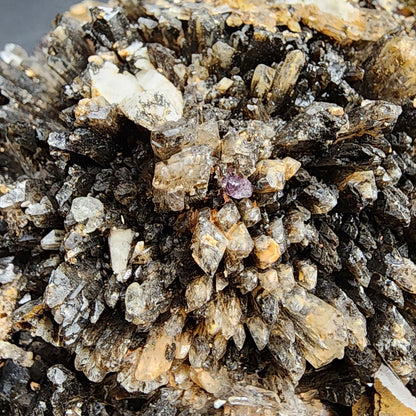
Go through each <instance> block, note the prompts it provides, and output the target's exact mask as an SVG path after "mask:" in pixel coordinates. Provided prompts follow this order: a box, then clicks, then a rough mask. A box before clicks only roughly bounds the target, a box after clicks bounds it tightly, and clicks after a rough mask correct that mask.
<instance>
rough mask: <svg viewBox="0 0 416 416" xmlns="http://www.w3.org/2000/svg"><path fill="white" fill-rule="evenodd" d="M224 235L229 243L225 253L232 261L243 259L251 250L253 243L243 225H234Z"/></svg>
mask: <svg viewBox="0 0 416 416" xmlns="http://www.w3.org/2000/svg"><path fill="white" fill-rule="evenodd" d="M226 235H227V238H228V241H229V243H228V246H227V253H228V254H229V255H230V257H231V258H232V259H235V260H241V259H244V258H246V257H247V256H248V255H249V254H250V253H251V251H252V250H253V247H254V243H253V240H252V239H251V236H250V234H249V232H248V230H247V227H246V226H245V224H244V223H242V222H240V223H239V224H236V225H235V226H234V227H232V228H231V230H229V231H228V233H227V234H226Z"/></svg>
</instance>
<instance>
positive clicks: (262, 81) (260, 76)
mask: <svg viewBox="0 0 416 416" xmlns="http://www.w3.org/2000/svg"><path fill="white" fill-rule="evenodd" d="M275 74H276V70H275V69H273V68H271V67H270V66H267V65H264V64H259V65H257V66H256V69H255V70H254V74H253V78H252V79H251V93H252V94H253V95H254V96H255V97H258V98H263V97H264V96H265V95H266V94H267V93H268V92H269V90H270V88H271V86H272V83H273V79H274V77H275Z"/></svg>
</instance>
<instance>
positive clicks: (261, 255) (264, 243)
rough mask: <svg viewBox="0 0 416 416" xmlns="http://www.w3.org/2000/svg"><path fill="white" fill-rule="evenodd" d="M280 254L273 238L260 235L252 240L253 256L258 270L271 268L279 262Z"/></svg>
mask: <svg viewBox="0 0 416 416" xmlns="http://www.w3.org/2000/svg"><path fill="white" fill-rule="evenodd" d="M281 254H282V253H281V251H280V246H279V244H278V243H277V242H276V241H275V240H273V238H271V237H269V236H266V235H260V236H258V237H257V238H255V239H254V255H255V256H256V261H257V264H258V266H259V267H260V268H262V269H265V268H267V267H269V266H271V265H272V264H273V263H275V262H276V261H277V260H279V258H280V256H281Z"/></svg>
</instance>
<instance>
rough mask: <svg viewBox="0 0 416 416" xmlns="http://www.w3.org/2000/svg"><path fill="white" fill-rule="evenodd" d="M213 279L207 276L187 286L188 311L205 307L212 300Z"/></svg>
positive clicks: (194, 280)
mask: <svg viewBox="0 0 416 416" xmlns="http://www.w3.org/2000/svg"><path fill="white" fill-rule="evenodd" d="M211 293H212V277H209V276H207V275H204V276H199V277H196V278H194V279H193V280H192V281H191V282H190V283H189V284H188V286H187V288H186V293H185V298H186V303H187V305H188V311H189V312H191V311H193V310H195V309H198V308H200V307H201V306H203V305H205V304H206V303H207V302H208V301H209V299H210V298H211Z"/></svg>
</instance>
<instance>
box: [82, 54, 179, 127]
mask: <svg viewBox="0 0 416 416" xmlns="http://www.w3.org/2000/svg"><path fill="white" fill-rule="evenodd" d="M142 67H143V65H142ZM145 67H146V66H145ZM90 75H91V80H92V86H93V91H94V93H95V94H96V95H102V96H103V97H104V98H105V99H106V100H107V101H108V102H109V103H110V104H116V105H117V106H118V107H119V109H120V110H121V111H122V112H123V113H124V115H125V116H126V117H128V118H129V119H130V120H132V121H134V122H135V123H137V124H140V125H142V126H143V127H146V128H148V129H149V130H152V129H154V128H155V127H157V126H160V125H162V124H163V123H166V122H167V121H176V120H179V119H180V118H181V117H182V110H183V99H182V94H181V92H180V91H179V90H178V89H177V88H176V87H175V86H174V85H173V84H172V83H171V82H170V81H169V80H168V79H167V78H166V77H164V76H163V75H162V74H161V73H159V72H158V71H157V70H155V69H142V70H141V71H139V72H138V73H137V74H136V76H134V75H133V74H130V73H128V72H123V73H122V74H121V73H119V70H118V68H117V66H116V65H114V64H112V63H111V62H105V63H104V65H103V67H102V68H100V69H99V70H90Z"/></svg>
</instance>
